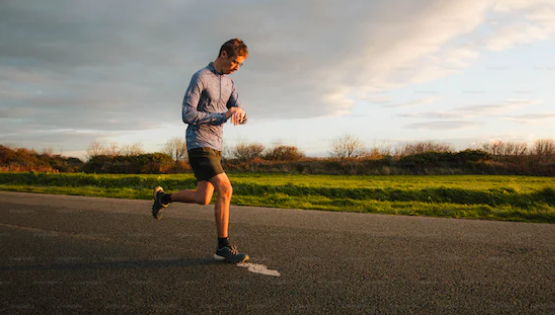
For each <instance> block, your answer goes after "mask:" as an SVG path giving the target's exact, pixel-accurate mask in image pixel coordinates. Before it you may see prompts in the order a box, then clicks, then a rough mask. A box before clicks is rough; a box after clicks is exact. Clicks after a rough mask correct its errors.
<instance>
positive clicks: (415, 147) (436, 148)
mask: <svg viewBox="0 0 555 315" xmlns="http://www.w3.org/2000/svg"><path fill="white" fill-rule="evenodd" d="M396 151H397V155H399V156H407V155H413V154H420V153H426V152H453V151H454V149H453V147H452V146H451V145H450V144H448V143H436V142H433V141H420V142H416V143H405V144H404V145H401V146H400V147H399V148H397V150H396Z"/></svg>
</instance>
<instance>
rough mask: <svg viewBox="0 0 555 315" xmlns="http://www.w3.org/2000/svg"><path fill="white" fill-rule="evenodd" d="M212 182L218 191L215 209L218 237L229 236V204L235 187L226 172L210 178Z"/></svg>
mask: <svg viewBox="0 0 555 315" xmlns="http://www.w3.org/2000/svg"><path fill="white" fill-rule="evenodd" d="M210 182H211V183H212V185H213V187H214V188H215V190H216V192H217V193H218V198H217V199H216V206H215V209H214V215H215V217H216V228H217V231H218V237H219V238H227V237H228V227H229V204H230V203H231V195H232V194H233V188H232V187H231V182H230V181H229V178H228V177H227V175H226V173H221V174H218V175H216V176H214V177H212V178H210Z"/></svg>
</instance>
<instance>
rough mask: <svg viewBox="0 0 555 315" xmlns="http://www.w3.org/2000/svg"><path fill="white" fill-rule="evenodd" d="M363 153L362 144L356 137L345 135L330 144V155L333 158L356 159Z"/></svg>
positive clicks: (364, 151)
mask: <svg viewBox="0 0 555 315" xmlns="http://www.w3.org/2000/svg"><path fill="white" fill-rule="evenodd" d="M365 153H366V150H365V149H364V143H362V141H360V139H359V138H358V137H357V136H353V135H345V136H342V137H340V138H337V139H335V140H334V141H333V142H332V151H331V154H330V155H331V156H332V157H335V158H357V157H361V156H363V155H365Z"/></svg>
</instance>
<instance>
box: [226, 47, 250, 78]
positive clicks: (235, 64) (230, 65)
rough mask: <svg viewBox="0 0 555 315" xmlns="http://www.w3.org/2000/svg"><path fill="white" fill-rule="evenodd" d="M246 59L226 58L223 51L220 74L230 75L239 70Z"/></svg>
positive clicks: (241, 57)
mask: <svg viewBox="0 0 555 315" xmlns="http://www.w3.org/2000/svg"><path fill="white" fill-rule="evenodd" d="M245 59H247V56H234V57H228V56H227V53H226V52H225V51H223V52H222V60H223V63H222V64H223V67H222V72H223V73H224V74H232V73H233V72H235V71H238V70H239V68H240V67H241V66H242V65H243V62H244V61H245Z"/></svg>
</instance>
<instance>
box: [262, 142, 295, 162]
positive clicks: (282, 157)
mask: <svg viewBox="0 0 555 315" xmlns="http://www.w3.org/2000/svg"><path fill="white" fill-rule="evenodd" d="M262 158H263V159H265V160H271V161H298V160H301V159H304V158H305V154H304V152H303V151H301V150H299V148H297V147H296V146H292V145H277V146H274V147H273V148H271V149H269V150H267V152H265V153H264V154H262Z"/></svg>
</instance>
